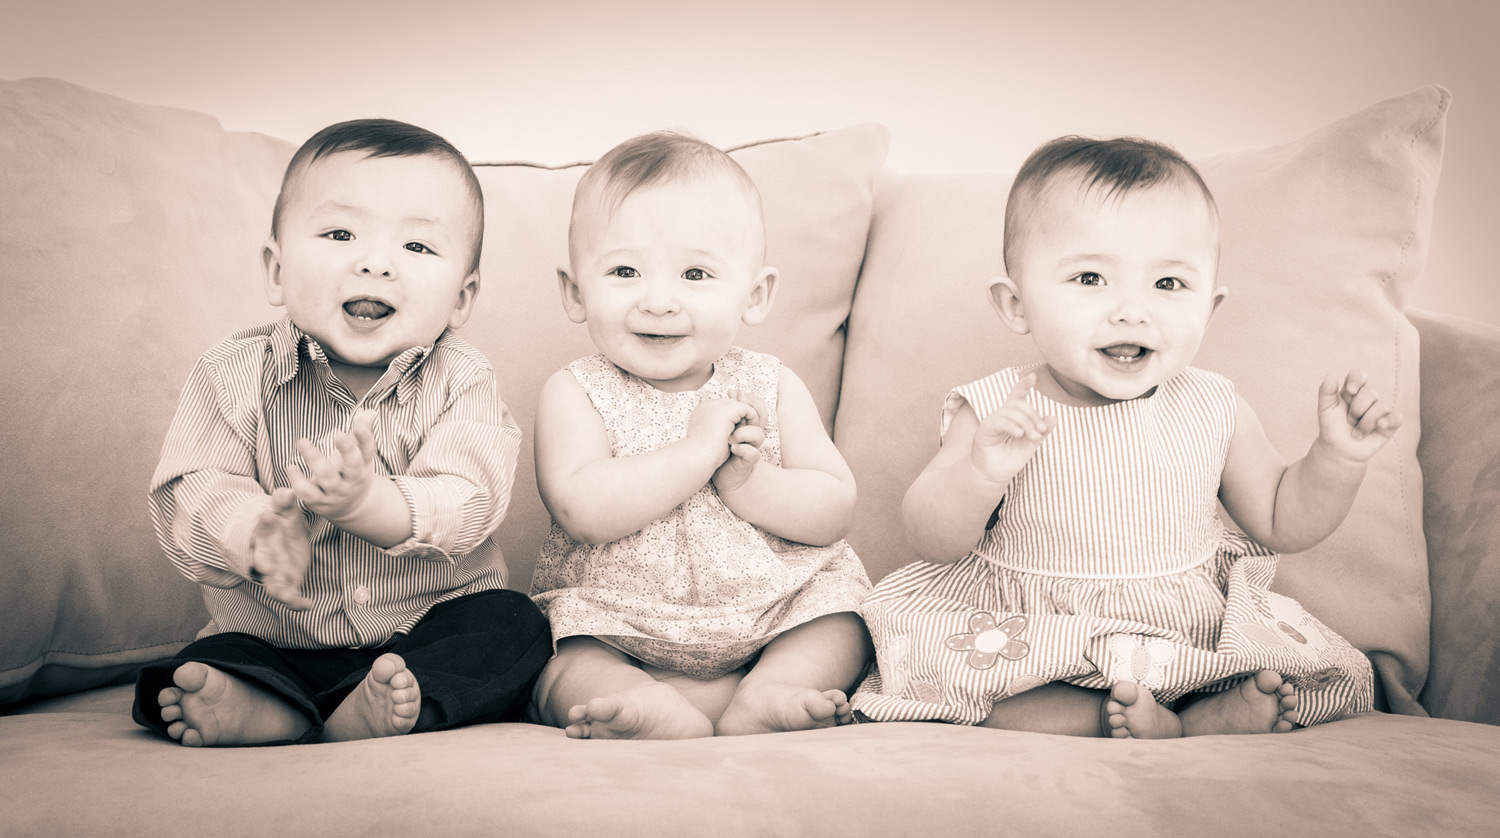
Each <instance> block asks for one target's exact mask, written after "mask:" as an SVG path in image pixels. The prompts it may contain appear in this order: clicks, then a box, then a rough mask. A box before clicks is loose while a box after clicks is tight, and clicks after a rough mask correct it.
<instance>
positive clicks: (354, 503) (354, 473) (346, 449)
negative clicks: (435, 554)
mask: <svg viewBox="0 0 1500 838" xmlns="http://www.w3.org/2000/svg"><path fill="white" fill-rule="evenodd" d="M374 428H375V412H374V411H373V410H361V411H359V412H357V413H355V414H354V417H353V419H352V420H351V421H350V423H349V432H348V433H343V432H338V433H335V434H333V435H332V436H331V438H330V443H331V445H332V448H333V450H332V451H331V452H330V453H329V454H327V455H324V454H323V452H321V451H319V450H318V447H317V446H316V445H313V444H312V442H310V441H309V440H306V439H299V440H297V453H298V454H301V455H302V462H303V463H304V464H306V466H307V471H305V472H304V471H302V470H301V469H299V468H298V467H297V465H296V464H295V463H288V464H287V468H286V478H287V482H288V483H290V484H291V486H292V490H293V491H295V492H296V493H297V496H298V497H299V498H301V499H302V502H303V503H305V504H307V508H308V509H311V510H312V511H313V512H316V513H317V514H319V515H322V516H323V517H324V518H327V519H328V520H329V521H330V522H331V523H332V524H333V525H334V526H336V527H338V528H339V529H341V530H343V531H344V532H347V533H350V534H352V535H356V536H359V537H360V538H363V539H364V540H366V541H368V542H370V543H371V544H374V545H375V546H377V547H394V546H396V545H397V544H400V543H401V542H403V541H405V540H407V539H408V538H410V537H411V534H412V516H411V510H410V509H409V508H408V507H407V505H406V498H405V497H404V496H403V495H402V494H401V490H400V489H399V488H397V487H396V484H395V483H394V482H393V481H392V480H391V479H390V478H389V477H385V476H382V475H378V474H376V473H375V430H374Z"/></svg>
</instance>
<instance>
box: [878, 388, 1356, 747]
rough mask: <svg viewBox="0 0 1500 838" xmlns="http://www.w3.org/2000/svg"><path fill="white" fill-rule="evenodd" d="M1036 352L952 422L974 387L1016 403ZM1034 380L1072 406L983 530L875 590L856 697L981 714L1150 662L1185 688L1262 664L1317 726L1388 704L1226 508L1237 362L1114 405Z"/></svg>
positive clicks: (1145, 680)
mask: <svg viewBox="0 0 1500 838" xmlns="http://www.w3.org/2000/svg"><path fill="white" fill-rule="evenodd" d="M1033 369H1035V367H1018V368H1010V369H1006V370H1002V371H1000V372H998V373H995V374H994V375H991V376H989V377H987V378H984V379H981V380H979V381H976V382H973V383H971V384H968V385H965V386H963V387H960V388H958V389H956V390H954V391H952V392H951V393H949V394H948V398H947V400H946V401H945V403H944V406H943V422H942V432H943V433H944V434H946V433H947V430H948V424H949V422H950V421H951V420H952V418H953V416H954V415H955V413H956V412H957V411H958V409H959V408H960V407H961V406H962V405H964V404H965V403H967V404H969V405H970V406H972V408H973V409H974V412H975V414H976V415H977V416H978V417H979V418H980V419H981V420H982V419H983V418H984V417H985V416H986V415H988V414H989V413H990V412H991V411H993V410H996V409H998V408H999V407H1000V406H1001V405H1002V404H1004V402H1005V399H1006V397H1007V395H1008V394H1009V393H1010V392H1011V389H1012V388H1013V387H1014V386H1015V385H1016V382H1017V381H1018V380H1019V378H1020V377H1021V376H1023V375H1025V374H1027V373H1028V372H1030V371H1032V370H1033ZM1029 398H1031V399H1032V400H1033V404H1035V405H1036V406H1037V408H1038V410H1039V411H1040V412H1041V413H1042V414H1043V415H1051V416H1053V417H1055V418H1056V420H1057V425H1056V427H1055V428H1054V429H1053V430H1052V432H1051V433H1050V434H1049V435H1048V437H1047V438H1046V440H1044V441H1043V443H1042V445H1041V446H1040V447H1039V448H1038V449H1037V451H1036V453H1035V454H1034V455H1033V456H1032V458H1031V459H1030V460H1029V461H1028V462H1027V464H1026V465H1025V466H1024V467H1023V468H1022V469H1021V470H1020V472H1018V473H1017V474H1016V476H1015V477H1014V478H1013V479H1012V480H1011V483H1010V485H1009V486H1008V487H1007V489H1006V492H1005V498H1004V500H1003V501H1002V503H1001V505H1000V507H999V509H998V510H997V513H996V519H995V520H994V521H993V522H992V524H991V527H990V529H989V530H987V531H986V533H985V534H984V536H983V537H982V538H981V539H980V542H979V544H978V546H976V547H975V548H974V550H973V551H972V552H971V553H970V554H969V555H968V556H967V557H965V558H963V559H961V560H959V561H957V562H955V563H953V564H929V563H926V562H916V563H913V564H910V565H907V566H905V567H903V568H901V569H899V570H897V571H895V572H894V573H892V574H891V575H890V576H889V577H887V578H886V579H884V580H882V581H881V582H880V584H878V585H877V586H876V587H875V590H874V591H873V592H872V593H871V594H870V596H869V597H868V598H867V599H866V600H865V602H864V605H863V606H862V607H861V609H860V613H861V615H862V616H863V617H864V619H865V622H866V623H867V624H868V625H869V628H870V634H871V636H872V637H873V639H874V642H875V649H876V663H877V666H876V668H875V669H873V670H872V671H871V673H870V675H869V676H868V677H867V678H866V679H865V681H864V682H863V683H862V684H861V686H860V688H859V690H858V691H857V692H856V694H855V696H854V698H853V706H854V709H856V710H857V711H859V712H860V713H862V714H863V715H864V716H866V717H868V718H871V719H874V720H876V721H894V720H902V719H907V720H914V719H941V720H945V721H950V722H957V723H963V724H975V723H978V722H980V721H982V720H983V719H984V718H985V717H986V716H988V715H989V714H990V712H991V710H992V709H993V708H994V703H995V702H996V701H1000V700H1002V699H1005V698H1007V697H1009V696H1013V695H1016V694H1017V693H1021V692H1024V691H1026V690H1029V689H1031V688H1033V687H1038V686H1041V685H1043V684H1046V683H1049V682H1052V681H1066V682H1068V683H1071V684H1075V685H1078V686H1081V687H1088V688H1094V689H1106V688H1108V687H1110V686H1111V685H1113V684H1114V683H1116V682H1119V681H1134V682H1136V683H1138V684H1140V685H1142V686H1144V687H1146V688H1148V689H1150V690H1151V691H1152V693H1153V694H1154V695H1155V696H1156V698H1157V700H1158V701H1161V702H1163V703H1169V702H1171V701H1173V700H1175V699H1177V698H1180V697H1182V696H1184V695H1187V694H1190V693H1199V692H1216V691H1220V690H1225V689H1229V688H1231V687H1233V686H1234V685H1236V684H1238V683H1240V682H1241V681H1243V680H1244V678H1245V677H1247V676H1248V675H1251V674H1253V673H1255V672H1257V671H1259V670H1262V669H1271V670H1275V671H1276V672H1279V673H1281V675H1282V676H1283V678H1285V679H1286V680H1287V681H1288V682H1290V683H1291V684H1292V685H1293V686H1294V687H1295V688H1296V690H1297V693H1298V696H1299V699H1298V701H1299V704H1298V707H1299V711H1300V713H1299V715H1300V722H1301V723H1302V724H1304V725H1311V724H1317V723H1319V722H1323V721H1328V720H1330V719H1334V718H1337V717H1339V716H1342V715H1345V714H1348V713H1355V712H1364V711H1368V710H1370V709H1371V708H1372V704H1373V691H1374V679H1373V673H1372V671H1371V668H1370V664H1369V661H1368V660H1367V659H1366V658H1365V656H1364V655H1363V654H1361V653H1360V652H1359V651H1358V650H1357V649H1355V648H1354V647H1353V646H1351V645H1350V644H1349V643H1348V642H1347V641H1346V640H1344V639H1343V638H1342V637H1340V636H1338V635H1337V634H1335V633H1334V632H1333V631H1332V630H1330V629H1329V628H1328V627H1327V626H1324V625H1323V624H1322V623H1321V622H1319V621H1318V620H1317V619H1315V618H1314V617H1312V616H1311V615H1309V614H1308V613H1307V612H1306V611H1305V610H1303V608H1302V607H1301V606H1300V605H1298V604H1297V603H1296V602H1295V601H1294V600H1292V599H1289V598H1288V597H1285V596H1282V595H1280V594H1276V593H1273V592H1272V591H1270V590H1269V586H1270V584H1271V578H1272V576H1273V575H1274V573H1275V569H1276V555H1275V554H1274V553H1271V552H1269V551H1267V550H1266V549H1265V548H1263V547H1261V546H1259V545H1257V544H1255V543H1254V542H1253V541H1251V540H1250V539H1249V538H1248V537H1246V536H1245V535H1243V534H1241V533H1239V532H1236V531H1232V530H1226V528H1225V527H1224V525H1223V524H1222V522H1221V520H1220V518H1219V516H1218V491H1219V479H1220V473H1221V472H1222V471H1223V468H1224V459H1225V456H1226V454H1227V453H1228V450H1229V442H1230V438H1231V437H1232V436H1233V433H1234V422H1235V404H1236V401H1235V395H1234V388H1233V385H1232V384H1230V383H1229V381H1228V380H1227V379H1225V378H1223V377H1222V376H1219V375H1216V374H1214V373H1210V372H1206V371H1204V370H1199V369H1194V368H1188V369H1185V370H1184V371H1183V372H1182V373H1180V374H1178V375H1176V376H1174V377H1173V378H1171V379H1169V380H1168V381H1166V382H1163V383H1162V384H1161V385H1160V386H1159V387H1157V388H1156V390H1155V391H1154V392H1153V393H1151V394H1150V395H1147V396H1143V397H1141V398H1138V399H1132V400H1129V401H1122V402H1116V403H1113V404H1109V405H1104V406H1095V407H1075V406H1071V405H1065V404H1061V403H1059V402H1056V401H1053V400H1051V399H1049V398H1047V397H1046V396H1044V395H1042V394H1041V393H1038V392H1037V391H1035V390H1033V391H1032V392H1031V395H1030V396H1029Z"/></svg>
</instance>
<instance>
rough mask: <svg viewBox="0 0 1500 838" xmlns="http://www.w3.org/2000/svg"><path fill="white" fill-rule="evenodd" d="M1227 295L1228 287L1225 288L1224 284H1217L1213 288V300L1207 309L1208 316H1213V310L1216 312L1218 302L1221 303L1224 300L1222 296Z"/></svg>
mask: <svg viewBox="0 0 1500 838" xmlns="http://www.w3.org/2000/svg"><path fill="white" fill-rule="evenodd" d="M1227 296H1229V289H1228V288H1225V287H1224V286H1222V285H1220V286H1218V287H1217V288H1215V289H1214V297H1213V302H1212V303H1211V304H1210V307H1209V309H1208V316H1209V317H1213V316H1214V312H1216V311H1218V310H1219V304H1220V303H1223V302H1224V298H1225V297H1227Z"/></svg>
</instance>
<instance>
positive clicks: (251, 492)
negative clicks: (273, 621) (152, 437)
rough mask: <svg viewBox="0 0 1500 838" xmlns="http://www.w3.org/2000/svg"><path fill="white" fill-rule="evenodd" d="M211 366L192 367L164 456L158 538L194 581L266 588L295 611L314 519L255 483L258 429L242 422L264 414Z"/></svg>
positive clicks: (153, 496)
mask: <svg viewBox="0 0 1500 838" xmlns="http://www.w3.org/2000/svg"><path fill="white" fill-rule="evenodd" d="M254 395H255V394H254V393H253V392H250V391H247V390H241V389H237V388H235V387H233V386H231V385H230V384H229V383H228V382H226V381H224V380H223V379H221V378H220V376H219V375H218V372H217V369H216V367H215V366H214V365H212V364H210V363H207V362H205V361H200V362H199V363H198V365H197V366H195V367H194V369H193V372H192V374H191V375H190V376H189V378H188V381H187V384H186V385H185V386H184V387H183V392H182V397H181V399H180V400H179V402H178V405H177V412H176V415H175V416H174V417H173V419H172V424H171V426H170V428H168V430H167V436H166V440H165V442H164V444H163V445H162V456H161V460H160V462H159V463H158V464H157V467H156V472H155V474H154V475H153V476H152V479H151V493H150V496H149V504H150V508H151V519H152V523H153V525H154V527H155V530H156V535H157V539H158V541H160V543H161V545H162V549H163V550H164V551H165V552H166V554H167V557H168V558H169V559H171V561H172V564H173V565H175V566H176V567H177V569H178V570H179V571H180V572H181V573H182V574H183V575H184V576H186V577H188V578H189V579H192V580H193V581H195V582H198V583H200V584H203V585H210V586H213V587H217V588H233V587H237V586H239V585H243V584H248V582H247V580H250V581H251V582H254V583H257V584H263V586H264V587H265V589H266V593H268V594H269V595H271V596H272V597H274V598H276V599H278V600H281V601H282V602H284V603H286V604H287V605H289V606H291V607H292V608H295V609H303V608H306V607H308V606H309V604H310V603H309V601H308V600H307V599H306V598H305V597H303V596H302V595H301V594H300V593H299V591H298V588H299V587H300V586H301V583H302V577H303V575H304V574H305V573H306V571H307V567H308V563H309V562H310V560H311V545H310V543H309V541H308V530H307V522H306V521H305V520H304V519H303V517H302V511H301V510H300V509H299V508H297V506H296V499H295V497H290V496H291V493H290V492H288V491H287V490H284V489H283V490H280V491H281V492H284V493H285V495H286V496H283V497H279V498H278V499H276V500H273V498H272V497H271V496H270V495H267V494H266V491H265V489H264V488H262V487H261V485H260V483H259V482H257V481H256V479H255V477H254V476H253V475H255V474H256V465H255V453H254V451H255V440H254V434H253V431H252V430H251V429H250V428H249V427H248V426H247V425H246V423H244V422H242V421H240V417H242V416H244V415H247V414H249V415H258V414H259V413H260V409H259V403H258V402H257V403H256V404H255V405H254V406H253V407H252V406H250V405H248V404H244V403H243V402H244V401H246V400H248V399H250V398H254Z"/></svg>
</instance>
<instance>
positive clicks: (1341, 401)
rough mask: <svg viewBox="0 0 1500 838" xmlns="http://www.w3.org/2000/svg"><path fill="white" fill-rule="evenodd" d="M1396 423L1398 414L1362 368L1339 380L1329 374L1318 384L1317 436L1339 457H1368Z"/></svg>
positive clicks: (1389, 433)
mask: <svg viewBox="0 0 1500 838" xmlns="http://www.w3.org/2000/svg"><path fill="white" fill-rule="evenodd" d="M1400 427H1401V414H1400V413H1397V412H1396V411H1395V410H1394V409H1393V408H1392V407H1391V405H1390V403H1389V402H1386V401H1384V400H1383V399H1381V398H1380V394H1379V393H1377V392H1376V391H1375V388H1374V387H1371V386H1370V384H1369V376H1367V375H1365V373H1364V371H1363V370H1358V371H1355V372H1351V373H1349V374H1348V375H1346V376H1344V380H1343V381H1342V382H1341V381H1339V379H1338V378H1337V377H1336V376H1329V377H1328V378H1325V379H1324V380H1323V383H1322V385H1321V386H1319V387H1318V439H1320V440H1321V441H1322V442H1323V443H1324V444H1325V445H1327V446H1329V447H1330V448H1331V449H1332V450H1333V451H1334V452H1335V453H1337V454H1339V455H1340V456H1342V457H1345V458H1347V459H1350V460H1354V461H1356V462H1361V463H1362V462H1365V461H1367V460H1369V459H1370V458H1371V457H1373V456H1375V452H1377V451H1379V450H1380V449H1381V448H1382V447H1384V446H1385V443H1386V442H1387V441H1388V440H1389V439H1390V438H1391V437H1393V436H1395V435H1396V429H1397V428H1400Z"/></svg>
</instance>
